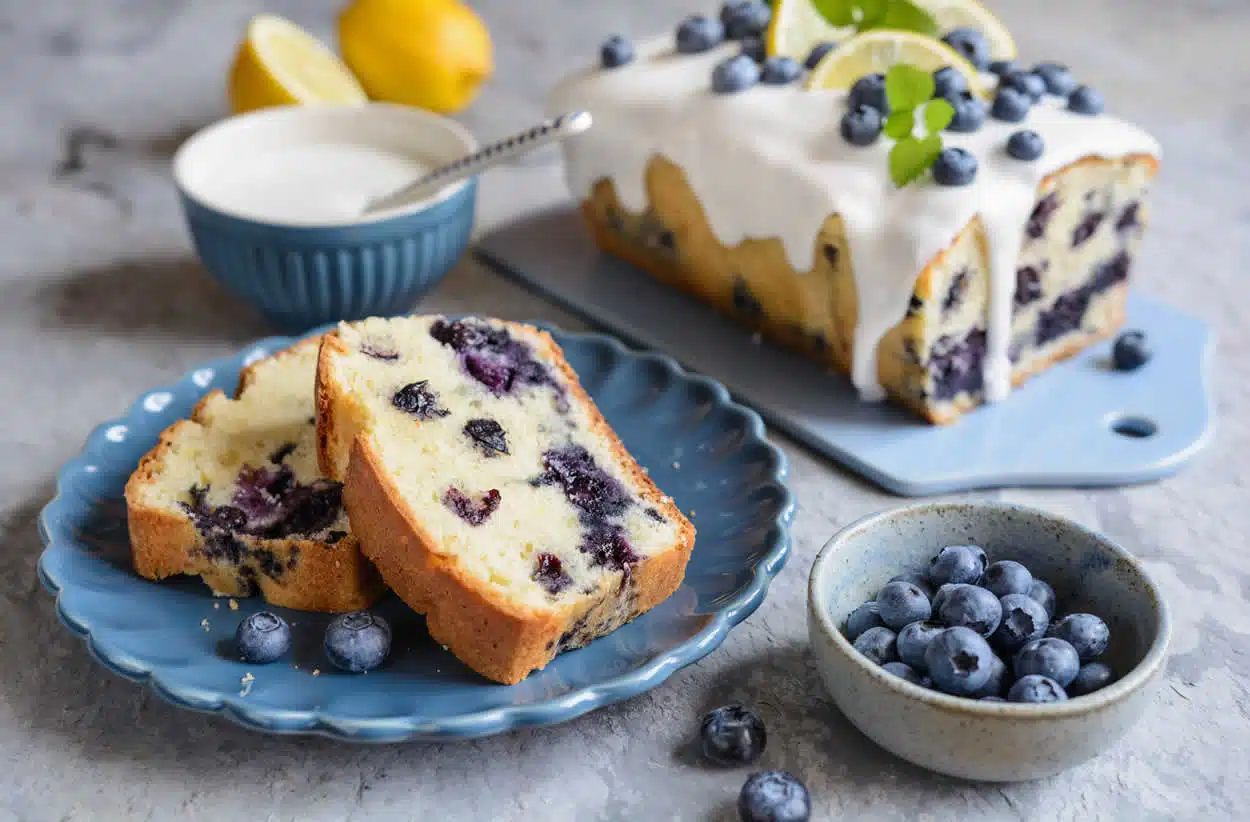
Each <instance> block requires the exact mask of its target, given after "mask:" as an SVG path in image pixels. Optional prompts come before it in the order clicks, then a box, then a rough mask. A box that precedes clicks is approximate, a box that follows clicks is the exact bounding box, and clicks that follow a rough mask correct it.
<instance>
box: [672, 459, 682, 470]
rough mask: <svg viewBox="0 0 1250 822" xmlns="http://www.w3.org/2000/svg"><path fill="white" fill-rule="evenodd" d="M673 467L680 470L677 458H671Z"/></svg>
mask: <svg viewBox="0 0 1250 822" xmlns="http://www.w3.org/2000/svg"><path fill="white" fill-rule="evenodd" d="M673 468H675V469H677V470H681V463H680V462H678V461H677V460H673Z"/></svg>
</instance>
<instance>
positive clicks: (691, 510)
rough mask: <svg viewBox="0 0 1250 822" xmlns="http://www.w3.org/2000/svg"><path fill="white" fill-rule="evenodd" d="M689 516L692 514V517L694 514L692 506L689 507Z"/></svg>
mask: <svg viewBox="0 0 1250 822" xmlns="http://www.w3.org/2000/svg"><path fill="white" fill-rule="evenodd" d="M690 516H692V517H693V516H694V509H693V508H691V509H690Z"/></svg>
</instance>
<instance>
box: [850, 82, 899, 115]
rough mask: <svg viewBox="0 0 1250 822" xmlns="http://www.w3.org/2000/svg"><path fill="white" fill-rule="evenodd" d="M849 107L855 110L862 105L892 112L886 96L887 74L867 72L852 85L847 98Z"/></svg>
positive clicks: (887, 112)
mask: <svg viewBox="0 0 1250 822" xmlns="http://www.w3.org/2000/svg"><path fill="white" fill-rule="evenodd" d="M846 102H847V107H848V108H849V109H850V110H851V111H854V110H855V109H857V108H859V107H860V106H868V107H869V108H875V109H876V110H877V111H878V112H880V113H881V114H889V113H890V103H889V101H888V100H887V99H886V96H885V75H884V74H865V75H864V76H863V77H861V78H859V79H858V80H856V81H855V84H854V85H852V86H851V93H850V94H849V95H848V96H847V99H846Z"/></svg>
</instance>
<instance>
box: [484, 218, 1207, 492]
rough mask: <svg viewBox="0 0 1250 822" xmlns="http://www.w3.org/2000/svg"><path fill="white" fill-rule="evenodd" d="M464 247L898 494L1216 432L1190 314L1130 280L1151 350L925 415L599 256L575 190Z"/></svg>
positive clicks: (1156, 453)
mask: <svg viewBox="0 0 1250 822" xmlns="http://www.w3.org/2000/svg"><path fill="white" fill-rule="evenodd" d="M475 252H476V254H477V256H478V257H479V259H481V260H482V261H483V262H484V263H486V264H487V265H489V266H490V267H491V268H492V269H494V270H495V271H497V272H499V273H501V274H503V275H505V276H507V277H509V278H511V279H513V280H515V281H517V282H519V283H520V284H522V285H523V286H525V287H527V288H529V289H531V290H533V291H536V292H538V293H539V294H542V295H543V296H545V297H547V298H549V299H550V300H552V301H553V302H555V303H558V304H559V305H561V306H562V307H564V308H565V309H567V310H569V311H571V312H573V313H574V314H577V315H578V316H580V317H582V318H583V319H585V320H586V321H587V322H590V323H592V324H594V325H596V326H599V327H602V328H605V329H608V330H610V331H612V332H614V333H616V334H618V335H620V336H622V337H624V338H626V339H628V340H629V341H630V342H631V343H633V344H635V345H639V346H642V347H645V348H652V349H656V350H659V351H664V352H666V353H668V354H670V355H672V356H673V357H674V358H676V359H677V360H679V361H680V362H682V363H683V364H685V365H686V366H687V367H688V368H690V369H692V370H695V371H698V372H700V373H703V374H706V375H707V376H709V377H712V378H714V379H717V380H720V381H721V382H722V383H724V384H725V386H726V387H728V388H729V390H730V392H732V393H733V394H734V395H735V396H736V397H737V398H738V399H739V400H740V401H742V402H743V403H745V404H747V405H750V406H752V407H754V408H755V409H756V410H758V411H759V412H760V414H762V415H763V416H764V417H765V419H767V420H768V422H770V423H771V424H772V425H774V426H776V427H777V428H779V429H781V430H783V431H785V432H786V433H787V434H789V435H790V436H792V437H795V438H796V439H798V440H800V441H802V442H804V443H805V444H807V445H808V446H810V447H811V448H813V449H815V450H816V451H818V452H820V453H821V454H824V455H826V456H828V457H830V458H832V459H834V460H836V461H838V462H840V463H842V464H843V465H845V466H846V467H848V468H850V469H852V470H854V471H856V472H858V473H860V474H862V475H863V476H865V477H867V478H868V479H870V480H872V481H874V482H876V483H878V484H879V485H881V486H883V487H884V488H886V489H888V490H890V491H893V492H895V493H898V494H902V495H904V496H925V495H929V494H939V493H947V492H952V491H965V490H970V489H973V488H994V487H1004V486H1065V487H1073V486H1082V487H1088V486H1106V485H1124V484H1130V483H1138V482H1145V481H1149V480H1154V479H1158V478H1160V477H1164V476H1168V475H1170V474H1173V473H1175V472H1176V471H1179V470H1180V469H1181V468H1182V467H1183V466H1184V465H1185V464H1186V463H1187V462H1188V460H1189V459H1190V458H1191V457H1193V455H1194V454H1196V453H1197V452H1198V451H1199V450H1200V449H1201V448H1202V447H1203V446H1204V445H1206V444H1207V443H1208V442H1209V441H1210V440H1211V438H1212V435H1213V433H1214V414H1213V407H1212V402H1211V398H1210V388H1209V379H1208V359H1209V354H1210V349H1211V347H1212V335H1211V333H1210V332H1209V330H1208V329H1207V327H1206V326H1205V325H1204V324H1203V323H1202V322H1201V321H1200V320H1197V319H1195V318H1193V317H1191V316H1189V315H1187V314H1183V313H1181V312H1179V311H1177V310H1175V309H1173V308H1171V307H1170V306H1168V305H1165V304H1164V303H1162V302H1159V301H1158V300H1155V299H1153V298H1151V297H1148V296H1144V295H1141V294H1134V295H1133V296H1132V297H1131V298H1130V300H1129V305H1128V325H1129V327H1131V328H1138V329H1141V330H1143V331H1145V332H1146V334H1147V335H1148V336H1149V338H1150V340H1152V341H1153V343H1154V349H1155V356H1154V358H1153V359H1152V360H1151V361H1150V362H1149V363H1148V364H1147V365H1146V366H1145V367H1143V368H1142V369H1140V370H1138V371H1136V372H1133V373H1121V372H1117V371H1114V370H1112V369H1111V368H1110V367H1109V365H1108V357H1109V351H1110V344H1109V343H1102V344H1099V345H1095V346H1092V347H1090V348H1089V349H1087V350H1086V351H1084V352H1083V353H1082V354H1080V355H1079V356H1077V357H1075V358H1073V359H1072V360H1069V361H1068V362H1066V363H1063V364H1061V365H1059V366H1056V367H1055V368H1052V369H1051V370H1050V371H1048V372H1047V373H1045V374H1043V375H1042V376H1040V377H1037V378H1035V379H1033V380H1031V381H1029V382H1028V383H1027V384H1026V385H1025V386H1023V387H1022V388H1019V389H1017V390H1016V391H1015V393H1014V395H1013V396H1012V397H1011V398H1010V399H1009V400H1008V401H1007V402H1003V403H998V404H996V405H992V406H987V407H983V408H980V409H978V410H976V411H974V412H972V413H971V414H969V415H967V416H966V417H964V418H963V419H962V420H960V421H959V422H957V423H955V424H953V425H948V426H932V425H929V424H928V423H925V422H923V421H920V420H918V419H917V418H916V417H914V416H912V415H911V414H910V413H908V412H906V411H903V410H900V409H898V408H895V407H894V406H892V405H889V404H866V403H862V402H860V401H859V399H858V397H857V396H856V393H855V390H854V388H853V387H852V386H851V384H850V381H849V380H847V379H846V378H844V377H842V376H838V375H830V374H828V373H827V372H826V371H825V370H824V369H822V368H821V367H820V366H818V365H816V364H815V363H813V362H810V361H808V360H805V359H803V358H802V357H799V356H797V355H795V354H792V353H790V352H787V351H785V350H783V349H781V348H778V347H775V346H772V345H769V344H767V343H764V344H758V343H754V342H752V340H751V337H750V336H749V335H748V334H746V333H745V332H744V331H743V330H742V328H741V326H738V325H736V324H735V323H733V322H732V321H730V320H729V319H728V318H726V317H724V316H722V315H720V314H718V313H717V312H715V311H713V310H711V309H710V308H707V307H706V306H703V305H702V304H700V303H699V302H697V301H696V300H694V299H693V298H691V297H688V296H687V295H685V294H682V293H680V292H678V291H676V290H674V289H670V288H668V287H666V286H664V285H662V284H660V283H659V282H657V281H655V280H654V279H652V278H651V277H650V276H648V275H647V274H645V273H644V272H641V271H639V270H638V269H636V268H634V267H632V266H630V265H629V264H627V263H625V262H622V261H620V260H617V259H615V258H612V257H609V256H608V255H605V254H601V253H600V252H599V251H598V249H596V248H595V246H594V245H593V244H592V242H591V241H590V238H589V236H588V235H587V233H586V231H585V228H584V226H583V223H582V219H581V215H580V213H579V212H578V211H577V210H576V208H575V207H574V206H573V205H571V204H566V205H562V206H559V207H555V208H550V209H547V210H544V211H541V212H537V213H534V214H530V215H527V216H526V217H524V218H521V219H520V220H518V221H516V222H513V223H510V224H508V225H505V226H503V227H501V228H499V229H497V230H494V231H492V232H490V233H488V234H487V235H485V236H484V237H482V238H481V240H480V241H479V243H478V245H477V247H476V249H475Z"/></svg>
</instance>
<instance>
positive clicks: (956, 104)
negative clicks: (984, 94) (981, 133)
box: [946, 91, 985, 134]
mask: <svg viewBox="0 0 1250 822" xmlns="http://www.w3.org/2000/svg"><path fill="white" fill-rule="evenodd" d="M946 102H948V103H950V104H951V108H953V109H955V114H954V116H952V117H951V121H950V123H949V124H948V125H947V126H946V130H947V131H953V132H956V133H957V134H971V133H972V132H974V131H977V130H979V129H980V128H981V126H983V125H985V103H984V102H983V101H982V100H981V98H980V97H977V96H976V95H975V94H973V93H972V92H970V91H964V92H960V93H959V94H956V95H953V96H951V97H947V98H946Z"/></svg>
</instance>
